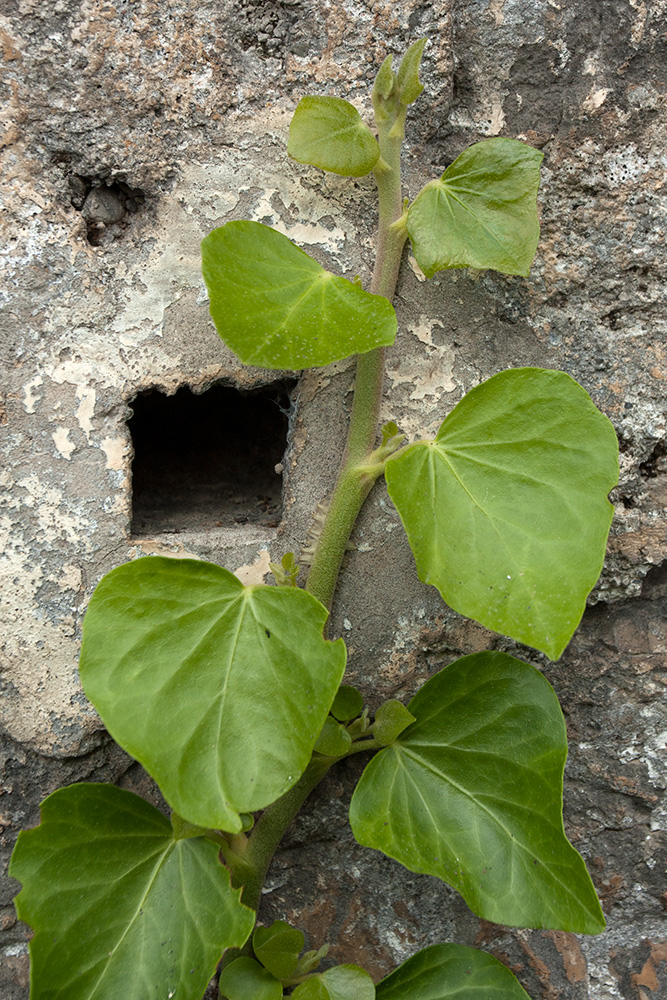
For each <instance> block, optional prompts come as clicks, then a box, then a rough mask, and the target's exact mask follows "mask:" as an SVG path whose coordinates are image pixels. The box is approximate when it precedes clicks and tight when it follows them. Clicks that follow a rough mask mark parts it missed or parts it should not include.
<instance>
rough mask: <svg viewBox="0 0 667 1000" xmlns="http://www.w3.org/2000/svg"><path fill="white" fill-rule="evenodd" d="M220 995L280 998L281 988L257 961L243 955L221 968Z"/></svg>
mask: <svg viewBox="0 0 667 1000" xmlns="http://www.w3.org/2000/svg"><path fill="white" fill-rule="evenodd" d="M220 995H221V996H223V997H227V998H228V1000H282V995H283V988H282V985H281V984H280V982H279V981H278V980H277V979H276V977H275V976H272V975H271V973H270V972H268V971H267V970H266V969H263V968H262V966H261V965H260V964H259V962H256V961H255V960H254V958H246V957H245V956H244V957H242V958H236V959H234V961H233V962H231V963H230V964H229V965H228V966H226V967H225V968H224V969H223V970H222V974H221V976H220Z"/></svg>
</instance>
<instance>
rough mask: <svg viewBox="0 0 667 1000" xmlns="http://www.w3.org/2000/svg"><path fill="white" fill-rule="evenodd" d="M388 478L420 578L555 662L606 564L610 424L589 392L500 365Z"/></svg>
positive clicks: (612, 465) (552, 374) (555, 376)
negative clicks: (505, 368)
mask: <svg viewBox="0 0 667 1000" xmlns="http://www.w3.org/2000/svg"><path fill="white" fill-rule="evenodd" d="M385 475H386V479H387V487H388V489H389V495H390V496H391V498H392V500H393V501H394V503H395V504H396V507H397V509H398V512H399V514H400V515H401V520H402V521H403V524H404V526H405V530H406V532H407V535H408V540H409V542H410V547H411V548H412V551H413V553H414V556H415V560H416V562H417V570H418V572H419V578H420V580H423V581H424V582H425V583H431V584H433V585H434V586H435V587H437V588H438V590H439V591H440V593H441V594H442V597H443V599H444V600H445V601H446V602H447V603H448V604H449V606H450V607H452V608H453V609H454V610H455V611H458V612H459V613H460V614H462V615H467V616H468V617H469V618H475V619H477V621H479V622H481V623H482V625H485V626H486V627H487V628H491V629H495V630H496V631H498V632H502V633H504V634H505V635H508V636H511V637H512V638H513V639H518V640H519V642H525V643H527V644H528V645H529V646H534V647H535V648H536V649H540V650H542V652H544V653H546V654H547V656H550V657H551V658H552V659H558V657H559V656H560V655H561V653H562V652H563V650H564V648H565V646H566V645H567V643H568V642H569V640H570V638H571V637H572V633H573V632H574V630H575V628H576V627H577V625H578V624H579V621H580V619H581V616H582V614H583V612H584V608H585V605H586V597H587V596H588V593H589V592H590V590H591V589H592V587H593V586H594V584H595V581H596V580H597V578H598V576H599V574H600V570H601V569H602V563H603V560H604V554H605V546H606V542H607V533H608V531H609V526H610V524H611V518H612V514H613V508H612V505H611V504H610V503H609V501H608V500H607V494H608V493H609V491H610V490H611V489H612V488H613V486H614V485H615V484H616V481H617V478H618V444H617V441H616V435H615V433H614V429H613V427H612V425H611V423H610V422H609V420H608V419H607V418H606V417H605V416H603V414H602V413H600V411H599V410H598V409H596V407H595V406H594V405H593V402H592V401H591V399H590V397H589V395H588V393H586V392H585V390H584V389H582V388H581V386H580V385H578V384H577V383H576V382H575V381H574V380H573V379H572V378H570V376H569V375H566V374H565V373H564V372H557V371H545V370H542V369H540V368H517V369H514V370H512V371H506V372H500V374H498V375H494V376H493V378H490V379H489V380H488V381H487V382H484V383H482V385H478V386H477V387H476V388H474V389H473V390H472V391H471V392H469V393H468V394H467V396H465V397H464V398H463V399H462V400H461V402H460V403H458V404H457V406H455V408H454V409H453V410H452V412H451V413H450V414H449V416H448V417H447V418H446V419H445V421H444V423H443V424H442V426H441V427H440V430H439V431H438V434H437V436H436V438H435V440H434V441H423V442H418V443H416V444H414V445H412V446H411V447H409V448H407V449H406V450H404V451H402V452H401V453H399V454H398V455H397V456H396V457H391V458H390V459H389V460H388V462H387V466H386V469H385Z"/></svg>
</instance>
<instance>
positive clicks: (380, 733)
mask: <svg viewBox="0 0 667 1000" xmlns="http://www.w3.org/2000/svg"><path fill="white" fill-rule="evenodd" d="M414 721H415V717H414V715H412V714H411V713H410V712H408V710H407V708H406V707H405V705H403V704H401V702H400V701H396V699H394V698H392V699H391V700H390V701H385V702H384V703H383V704H382V705H380V707H379V708H378V710H377V712H376V713H375V721H374V722H373V736H374V738H375V739H376V740H377V741H378V743H382V745H383V746H389V744H390V743H393V742H394V740H395V739H397V738H398V737H399V736H400V735H401V733H402V732H403V730H404V729H407V727H408V726H409V725H411V724H412V723H413V722H414Z"/></svg>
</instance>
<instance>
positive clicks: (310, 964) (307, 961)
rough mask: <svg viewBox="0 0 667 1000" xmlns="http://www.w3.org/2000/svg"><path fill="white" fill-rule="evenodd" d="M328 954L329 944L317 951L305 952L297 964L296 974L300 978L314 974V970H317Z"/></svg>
mask: <svg viewBox="0 0 667 1000" xmlns="http://www.w3.org/2000/svg"><path fill="white" fill-rule="evenodd" d="M328 954H329V945H328V944H323V945H322V946H321V948H318V949H317V951H305V952H304V953H303V955H302V956H301V958H300V959H299V962H298V964H297V967H296V974H297V975H298V976H304V975H307V974H308V973H309V972H312V971H313V969H316V968H317V966H318V965H319V964H320V962H321V961H322V959H323V958H326V956H327V955H328Z"/></svg>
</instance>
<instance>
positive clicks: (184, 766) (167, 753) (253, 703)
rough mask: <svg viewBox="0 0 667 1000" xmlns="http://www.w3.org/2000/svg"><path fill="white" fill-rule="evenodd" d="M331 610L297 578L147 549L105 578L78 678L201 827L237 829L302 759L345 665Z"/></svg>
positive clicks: (286, 782)
mask: <svg viewBox="0 0 667 1000" xmlns="http://www.w3.org/2000/svg"><path fill="white" fill-rule="evenodd" d="M326 618H327V612H326V609H325V608H324V607H323V606H322V605H321V604H320V603H319V601H317V600H315V598H313V597H311V595H310V594H307V593H306V592H305V591H303V590H298V589H297V588H295V587H265V586H250V587H244V586H243V585H242V584H241V583H240V582H239V581H238V580H237V579H236V577H235V576H233V575H232V574H231V573H229V572H228V571H227V570H225V569H221V568H220V567H219V566H214V565H212V564H211V563H205V562H199V561H197V560H194V559H182V560H180V559H164V558H161V557H156V556H151V557H150V558H144V559H138V560H136V561H135V562H131V563H127V564H126V565H124V566H120V567H119V568H118V569H115V570H112V571H111V573H108V574H107V576H105V577H104V579H103V580H102V582H101V583H100V584H99V586H98V587H97V589H96V591H95V593H94V594H93V597H92V599H91V601H90V605H89V608H88V612H87V614H86V617H85V620H84V626H83V645H82V650H81V680H82V683H83V686H84V689H85V691H86V694H87V695H88V697H89V698H90V700H91V701H92V703H93V705H94V706H95V708H96V709H97V711H98V712H99V713H100V716H101V717H102V720H103V722H104V724H105V725H106V727H107V728H108V730H109V732H110V733H111V735H112V736H113V737H114V739H115V740H116V742H117V743H120V745H121V746H122V747H123V748H124V749H125V750H127V751H128V753H131V754H132V756H133V757H136V759H137V760H138V761H140V762H141V763H142V764H143V765H144V767H145V768H146V770H147V771H148V772H149V774H150V775H151V776H152V777H153V778H154V779H155V780H156V781H157V782H158V784H159V785H160V788H161V789H162V792H163V794H164V796H165V798H166V799H167V801H168V802H169V803H170V805H171V806H172V807H173V808H174V809H175V810H176V811H177V812H178V813H179V814H180V815H181V816H183V817H184V818H185V819H187V820H189V821H190V822H191V823H196V824H198V825H199V826H202V827H209V828H214V829H222V830H229V831H232V832H234V833H237V832H238V831H239V830H241V828H242V819H241V817H240V815H239V814H240V813H248V812H254V811H255V810H257V809H261V808H263V807H264V806H267V805H269V803H271V802H273V801H275V800H276V799H277V798H279V797H280V796H281V795H282V794H283V793H284V792H286V791H287V790H288V789H289V788H291V787H292V786H293V785H294V784H296V782H297V781H298V779H299V777H300V775H301V774H302V773H303V771H304V770H305V768H306V766H307V764H308V761H309V760H310V756H311V753H312V750H313V747H314V745H315V741H316V740H317V737H318V736H319V734H320V731H321V729H322V726H323V724H324V720H325V719H326V717H327V713H328V711H329V708H330V706H331V703H332V701H333V699H334V695H335V693H336V690H337V688H338V685H339V683H340V681H341V678H342V676H343V672H344V670H345V645H344V643H343V641H342V639H338V640H337V641H336V642H328V641H327V640H325V639H324V638H323V637H322V629H323V626H324V623H325V621H326Z"/></svg>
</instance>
